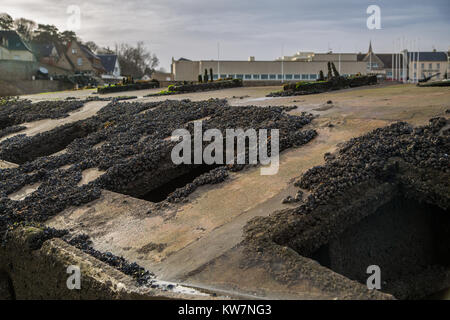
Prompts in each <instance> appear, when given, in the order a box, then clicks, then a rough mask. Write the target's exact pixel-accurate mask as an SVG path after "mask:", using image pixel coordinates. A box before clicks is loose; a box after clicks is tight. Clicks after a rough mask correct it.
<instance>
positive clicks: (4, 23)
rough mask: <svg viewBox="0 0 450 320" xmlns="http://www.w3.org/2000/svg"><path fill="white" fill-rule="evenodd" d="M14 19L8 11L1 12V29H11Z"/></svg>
mask: <svg viewBox="0 0 450 320" xmlns="http://www.w3.org/2000/svg"><path fill="white" fill-rule="evenodd" d="M13 23H14V20H13V18H11V16H10V15H9V14H7V13H0V30H11V29H12V28H13Z"/></svg>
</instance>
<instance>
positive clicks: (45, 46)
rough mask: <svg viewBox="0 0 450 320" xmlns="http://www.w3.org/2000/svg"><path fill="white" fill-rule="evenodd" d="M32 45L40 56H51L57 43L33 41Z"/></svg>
mask: <svg viewBox="0 0 450 320" xmlns="http://www.w3.org/2000/svg"><path fill="white" fill-rule="evenodd" d="M31 47H32V48H33V50H34V52H35V53H36V54H37V55H38V56H39V57H49V56H50V55H51V54H52V51H53V48H55V45H54V44H53V43H32V44H31Z"/></svg>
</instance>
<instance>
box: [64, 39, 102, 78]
mask: <svg viewBox="0 0 450 320" xmlns="http://www.w3.org/2000/svg"><path fill="white" fill-rule="evenodd" d="M66 54H67V57H68V58H69V60H70V62H71V63H72V65H73V66H74V69H75V71H76V72H80V73H86V74H91V75H102V74H104V73H105V68H104V67H103V65H102V61H101V60H100V58H99V57H98V56H97V55H95V54H94V53H93V52H92V51H91V50H90V49H89V48H88V47H86V46H84V45H82V44H80V43H78V42H77V41H72V42H71V43H69V45H68V46H67V52H66Z"/></svg>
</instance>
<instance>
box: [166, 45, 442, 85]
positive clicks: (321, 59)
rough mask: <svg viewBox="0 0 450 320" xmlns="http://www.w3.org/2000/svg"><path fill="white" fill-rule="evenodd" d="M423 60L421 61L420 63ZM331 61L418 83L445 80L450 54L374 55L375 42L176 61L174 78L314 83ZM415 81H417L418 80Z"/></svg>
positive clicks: (346, 71) (351, 70)
mask: <svg viewBox="0 0 450 320" xmlns="http://www.w3.org/2000/svg"><path fill="white" fill-rule="evenodd" d="M418 59H419V60H418ZM328 62H333V63H334V64H335V66H336V69H337V70H338V71H339V73H340V74H341V75H343V76H351V75H355V74H375V75H377V76H378V78H380V79H386V80H405V81H407V80H410V81H417V80H418V79H419V78H424V77H427V76H430V75H432V74H435V73H441V74H440V75H439V77H437V78H438V79H442V78H443V77H444V75H445V73H446V72H447V69H448V68H449V65H450V60H448V54H447V53H446V52H420V53H413V52H410V53H408V52H407V51H404V52H401V53H397V54H394V53H378V54H376V53H374V51H373V49H372V43H370V44H369V50H368V51H367V53H365V54H362V53H333V52H328V53H314V52H297V53H296V54H294V55H292V56H283V57H279V58H277V59H276V60H274V61H257V60H255V58H254V57H250V58H249V59H248V61H224V60H220V61H218V60H200V61H191V60H189V59H185V58H180V59H179V60H175V59H173V58H172V65H171V71H172V77H173V80H175V81H196V80H197V79H198V76H199V75H203V74H204V72H205V69H206V70H208V75H209V74H210V69H212V70H213V77H214V80H217V79H224V78H239V79H243V80H245V81H280V82H281V81H282V82H284V81H286V82H289V81H313V80H316V79H317V78H318V76H319V72H320V71H321V70H322V71H323V73H324V75H325V76H326V75H327V73H328V66H327V63H328ZM414 79H415V80H414Z"/></svg>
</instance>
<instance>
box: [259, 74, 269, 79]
mask: <svg viewBox="0 0 450 320" xmlns="http://www.w3.org/2000/svg"><path fill="white" fill-rule="evenodd" d="M268 79H269V75H268V74H262V75H261V80H268Z"/></svg>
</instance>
